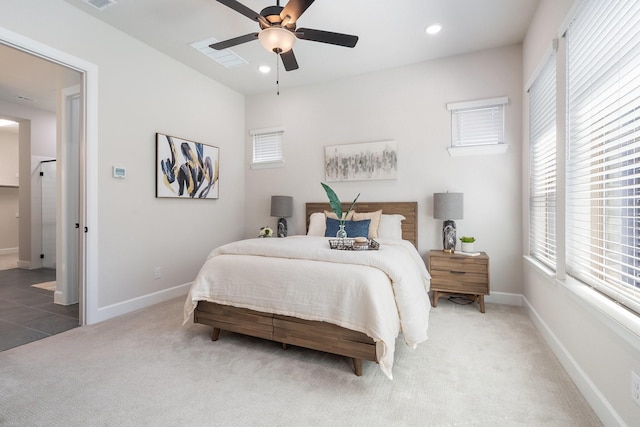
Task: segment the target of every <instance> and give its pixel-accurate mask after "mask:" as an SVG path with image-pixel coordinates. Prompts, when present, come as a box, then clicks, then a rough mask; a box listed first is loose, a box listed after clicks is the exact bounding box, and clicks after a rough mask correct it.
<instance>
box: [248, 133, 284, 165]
mask: <svg viewBox="0 0 640 427" xmlns="http://www.w3.org/2000/svg"><path fill="white" fill-rule="evenodd" d="M283 135H284V130H283V129H280V128H273V129H261V130H255V131H251V137H252V139H253V158H252V160H251V167H252V168H253V169H260V168H276V167H282V166H284V155H283V153H282V137H283Z"/></svg>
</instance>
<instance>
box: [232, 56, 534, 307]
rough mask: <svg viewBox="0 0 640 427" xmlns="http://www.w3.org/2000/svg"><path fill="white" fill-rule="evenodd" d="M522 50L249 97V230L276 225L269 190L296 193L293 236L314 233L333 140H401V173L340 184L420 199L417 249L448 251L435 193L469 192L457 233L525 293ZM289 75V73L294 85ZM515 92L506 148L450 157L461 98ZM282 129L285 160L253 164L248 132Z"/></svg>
mask: <svg viewBox="0 0 640 427" xmlns="http://www.w3.org/2000/svg"><path fill="white" fill-rule="evenodd" d="M521 63H522V57H521V47H520V46H519V45H517V46H510V47H505V48H501V49H495V50H489V51H484V52H479V53H474V54H470V55H464V56H457V57H451V58H447V59H443V60H438V61H431V62H425V63H421V64H417V65H412V66H408V67H404V68H399V69H394V70H388V71H383V72H378V73H374V74H367V75H362V76H358V77H355V78H352V79H346V80H341V81H333V82H330V83H323V84H317V85H312V86H306V87H302V88H286V87H281V90H280V96H277V95H276V93H275V87H274V88H273V91H270V92H268V93H264V94H261V95H256V96H250V97H248V98H247V102H246V104H247V105H246V131H245V141H246V142H245V146H246V150H245V151H246V153H245V159H244V167H245V170H246V211H247V212H246V216H245V228H246V234H245V235H246V237H253V236H256V235H257V233H258V230H259V228H260V226H263V225H267V224H268V225H271V226H272V227H275V224H276V221H277V218H271V217H270V216H269V213H270V212H269V205H270V196H271V195H276V194H282V195H290V196H293V200H294V217H293V218H290V219H289V220H288V223H289V229H290V234H301V233H304V232H305V218H304V214H305V213H304V204H305V202H322V201H326V200H327V198H326V195H325V193H324V190H323V189H322V187H321V186H320V182H321V181H324V179H325V177H324V147H325V146H327V145H337V144H351V143H359V142H370V141H381V140H390V139H391V140H396V141H397V142H398V156H399V161H398V169H399V170H398V179H397V180H390V181H359V182H349V183H346V182H343V183H331V187H332V188H333V189H334V190H335V191H336V193H337V194H338V196H339V197H340V198H341V199H342V200H343V201H347V200H353V198H354V197H355V196H356V195H357V194H358V193H361V196H360V200H361V201H417V202H418V210H419V215H418V224H419V228H418V239H419V242H418V249H419V251H420V253H421V254H422V255H425V254H426V253H427V251H428V250H429V249H433V248H442V222H441V221H440V220H435V219H433V193H434V192H443V191H457V192H463V193H464V197H465V199H464V219H462V220H459V221H456V224H457V226H458V234H459V235H460V236H461V235H464V234H467V235H469V234H470V235H474V236H475V237H476V239H477V242H476V246H477V248H478V249H479V250H483V251H486V252H487V253H488V254H489V256H490V257H491V289H492V291H495V292H496V293H499V292H502V293H518V294H519V293H521V292H522V288H521V285H520V284H521V279H520V278H521V270H520V262H519V253H520V244H521V243H520V236H521V221H520V217H521V211H520V209H521V208H520V180H521V176H520V152H521V148H520V146H521V141H520V138H521V124H520V122H521V104H522V100H521V92H522V91H521V87H522V81H521ZM286 79H287V75H286V73H285V74H284V75H281V78H280V80H281V82H283V85H285V84H286ZM496 96H508V97H509V104H508V105H507V107H506V122H507V124H506V137H507V141H508V142H509V144H510V147H509V150H508V152H507V153H506V154H503V155H489V156H472V157H455V158H453V157H450V156H449V154H448V151H447V147H449V146H450V113H449V112H448V111H447V110H446V107H445V104H446V103H448V102H455V101H466V100H475V99H481V98H491V97H496ZM274 126H283V127H284V129H285V134H284V156H285V166H284V167H283V168H278V169H259V170H252V169H250V168H249V162H250V161H251V147H252V143H251V138H250V137H249V130H252V129H260V128H269V127H274Z"/></svg>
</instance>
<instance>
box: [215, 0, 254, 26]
mask: <svg viewBox="0 0 640 427" xmlns="http://www.w3.org/2000/svg"><path fill="white" fill-rule="evenodd" d="M218 3H222V4H223V5H225V6H227V7H230V8H231V9H233V10H235V11H236V12H238V13H240V14H242V15H244V16H246V17H247V18H249V19H252V20H254V21H256V22H257V21H258V20H259V19H260V14H259V13H258V12H254V11H253V10H251V9H249V8H248V7H247V6H245V5H243V4H242V3H240V2H237V1H236V0H218Z"/></svg>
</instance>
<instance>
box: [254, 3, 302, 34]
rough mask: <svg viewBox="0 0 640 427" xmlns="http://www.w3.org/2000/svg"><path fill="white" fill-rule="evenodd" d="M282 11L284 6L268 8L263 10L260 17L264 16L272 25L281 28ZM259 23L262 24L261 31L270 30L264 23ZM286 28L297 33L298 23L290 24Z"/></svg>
mask: <svg viewBox="0 0 640 427" xmlns="http://www.w3.org/2000/svg"><path fill="white" fill-rule="evenodd" d="M282 9H284V8H283V7H282V6H267V7H265V8H264V9H262V11H261V12H260V15H262V16H263V17H264V18H265V19H266V20H267V21H269V23H271V25H275V26H280V24H282V18H281V17H280V12H282ZM258 22H259V23H260V28H261V29H263V30H264V29H265V28H268V27H267V26H266V25H265V24H264V23H263V22H260V21H258ZM284 27H285V28H286V29H287V30H290V31H295V30H296V23H295V22H293V23H288V24H286V25H285V26H284Z"/></svg>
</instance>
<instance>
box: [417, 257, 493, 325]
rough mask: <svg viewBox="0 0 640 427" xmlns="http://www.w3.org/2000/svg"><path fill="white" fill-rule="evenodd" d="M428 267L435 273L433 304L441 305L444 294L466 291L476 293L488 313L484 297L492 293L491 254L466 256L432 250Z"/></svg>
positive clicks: (475, 297) (432, 273) (432, 288)
mask: <svg viewBox="0 0 640 427" xmlns="http://www.w3.org/2000/svg"><path fill="white" fill-rule="evenodd" d="M427 268H428V269H429V274H431V290H432V291H433V300H432V302H431V304H432V305H433V306H434V307H437V306H438V299H439V298H440V297H441V296H442V295H452V294H464V295H466V296H472V297H473V299H474V300H475V301H476V302H477V303H478V304H480V312H482V313H484V296H485V295H489V257H488V256H487V254H486V253H484V252H480V255H476V256H471V255H462V254H460V253H452V254H451V253H447V252H444V251H442V250H431V251H429V261H428V265H427Z"/></svg>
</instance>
